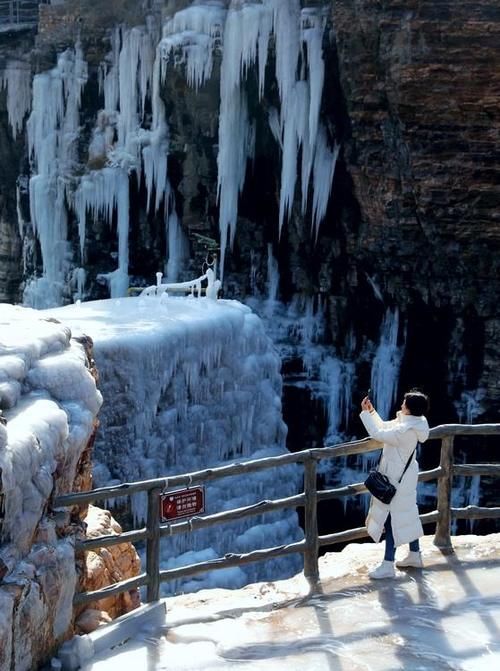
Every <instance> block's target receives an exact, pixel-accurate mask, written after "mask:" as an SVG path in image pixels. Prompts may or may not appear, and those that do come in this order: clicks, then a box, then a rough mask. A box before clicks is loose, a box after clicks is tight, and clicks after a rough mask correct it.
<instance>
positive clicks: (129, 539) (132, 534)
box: [75, 529, 148, 552]
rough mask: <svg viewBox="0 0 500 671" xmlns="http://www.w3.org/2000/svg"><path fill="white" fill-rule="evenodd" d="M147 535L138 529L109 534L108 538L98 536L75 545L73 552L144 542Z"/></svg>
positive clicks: (144, 531)
mask: <svg viewBox="0 0 500 671" xmlns="http://www.w3.org/2000/svg"><path fill="white" fill-rule="evenodd" d="M147 536H148V534H147V531H146V529H138V530H137V531H124V532H122V533H121V534H110V535H109V536H98V537H96V538H86V539H85V540H82V541H77V542H76V543H75V550H76V551H77V552H79V551H84V552H87V551H88V550H95V549H97V548H109V547H112V546H113V545H121V544H122V543H139V542H141V541H145V540H146V538H147Z"/></svg>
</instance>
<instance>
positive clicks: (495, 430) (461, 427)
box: [429, 424, 500, 440]
mask: <svg viewBox="0 0 500 671" xmlns="http://www.w3.org/2000/svg"><path fill="white" fill-rule="evenodd" d="M499 433H500V424H440V425H439V426H434V427H432V429H430V431H429V440H432V439H434V438H445V437H446V436H495V435H498V434H499Z"/></svg>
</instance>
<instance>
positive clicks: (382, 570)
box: [360, 391, 429, 579]
mask: <svg viewBox="0 0 500 671" xmlns="http://www.w3.org/2000/svg"><path fill="white" fill-rule="evenodd" d="M428 406H429V401H428V398H427V396H426V395H425V394H423V393H422V392H419V391H409V392H407V393H406V394H405V395H404V400H403V403H402V404H401V410H399V411H398V412H397V415H396V419H393V420H391V421H388V422H384V421H383V420H382V419H381V418H380V416H379V414H378V413H377V411H376V410H375V408H374V407H373V405H372V402H371V401H370V399H369V397H368V396H366V397H365V398H364V399H363V400H362V402H361V409H362V412H361V414H360V418H361V421H362V422H363V424H364V426H365V428H366V430H367V431H368V433H369V434H370V436H371V437H372V438H374V439H375V440H379V441H380V442H381V443H383V444H384V445H383V449H382V456H381V459H380V463H379V465H378V469H377V470H378V471H380V472H381V473H384V474H385V475H386V476H387V477H388V478H389V480H390V481H391V483H392V484H393V485H394V486H395V487H396V494H395V495H394V498H393V499H392V501H391V502H390V503H389V504H384V503H382V502H381V501H379V500H378V499H376V498H375V497H374V496H372V498H371V501H370V509H369V510H368V515H367V518H366V527H367V529H368V533H369V535H370V536H371V538H373V540H374V541H375V542H376V543H378V542H379V541H380V537H381V536H382V532H383V530H384V527H385V554H384V560H383V562H382V563H381V564H380V566H378V567H377V568H376V569H374V570H373V571H371V572H370V573H369V576H370V578H374V579H377V578H394V577H395V571H394V558H395V554H396V547H397V546H399V545H404V544H405V543H409V544H410V551H409V553H408V555H407V556H406V557H405V558H404V559H402V560H401V561H398V562H397V563H396V566H397V567H398V568H406V567H410V566H411V567H416V568H420V567H422V566H423V564H422V557H421V554H420V544H419V540H418V539H419V538H420V537H421V536H423V535H424V531H423V529H422V524H421V522H420V518H419V514H418V508H417V482H418V463H417V460H416V458H415V453H416V448H417V444H418V442H421V443H423V442H424V441H425V440H427V438H428V437H429V425H428V423H427V419H426V418H425V413H426V412H427V410H428ZM410 457H411V461H410V463H409V466H408V468H407V469H406V472H405V473H404V475H403V478H402V480H401V482H400V483H398V480H399V478H400V477H401V475H402V474H403V471H404V468H405V466H406V464H407V463H408V460H409V459H410Z"/></svg>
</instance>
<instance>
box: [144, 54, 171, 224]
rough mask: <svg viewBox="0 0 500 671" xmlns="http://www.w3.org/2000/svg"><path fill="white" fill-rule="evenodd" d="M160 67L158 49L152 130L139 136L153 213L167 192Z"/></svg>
mask: <svg viewBox="0 0 500 671" xmlns="http://www.w3.org/2000/svg"><path fill="white" fill-rule="evenodd" d="M160 67H161V52H160V49H158V52H157V56H156V59H155V63H154V68H153V92H152V101H151V104H152V110H153V120H152V130H151V131H149V132H148V131H142V132H141V134H140V136H139V137H140V140H141V143H142V144H143V145H145V146H143V149H142V160H143V164H144V178H145V181H146V189H147V192H148V209H149V207H150V204H151V196H152V193H153V189H155V194H156V197H155V212H157V211H158V209H159V207H160V203H161V201H162V199H163V198H165V196H166V195H167V192H168V178H167V161H168V150H169V142H168V127H167V124H166V121H165V106H164V104H163V101H162V100H161V97H160Z"/></svg>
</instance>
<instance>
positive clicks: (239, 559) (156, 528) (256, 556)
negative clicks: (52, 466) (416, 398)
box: [54, 424, 500, 604]
mask: <svg viewBox="0 0 500 671" xmlns="http://www.w3.org/2000/svg"><path fill="white" fill-rule="evenodd" d="M497 435H500V424H477V425H461V424H445V425H442V426H436V427H434V428H433V429H431V431H430V440H436V439H437V440H440V441H441V453H440V464H439V466H438V467H437V468H433V469H432V470H429V471H423V472H421V473H420V474H419V480H420V481H429V480H437V481H438V486H437V507H436V510H434V511H432V512H429V513H425V514H423V515H420V519H421V521H422V523H423V524H429V523H435V524H436V530H435V536H434V543H435V545H436V546H437V547H439V548H441V549H443V551H450V550H451V549H452V544H451V535H450V524H451V520H452V519H484V518H492V519H498V518H500V507H490V508H487V507H477V506H468V507H467V508H452V507H451V489H452V482H453V477H454V476H455V475H457V476H473V475H487V476H490V477H498V476H500V464H498V463H496V464H455V463H454V462H453V442H454V439H455V436H497ZM380 447H381V444H380V443H379V442H377V441H375V440H373V439H371V438H365V439H364V440H358V441H353V442H349V443H343V444H340V445H335V446H331V447H323V448H317V449H310V450H303V451H302V452H295V453H290V454H284V455H281V456H277V457H268V458H265V459H255V460H251V461H244V462H240V463H231V464H228V465H226V466H219V467H217V468H210V469H205V470H202V471H196V472H194V473H185V474H182V475H175V476H171V477H165V478H156V479H154V480H147V481H143V482H132V483H124V484H121V485H117V486H113V487H104V488H101V489H95V490H93V491H90V492H81V493H78V494H67V495H64V496H60V497H58V498H57V499H56V501H55V502H54V506H55V507H67V506H75V505H81V504H88V503H92V502H94V501H102V500H109V499H115V498H116V497H119V496H131V495H133V494H136V493H138V492H147V494H148V509H147V520H146V527H145V528H143V529H136V530H132V531H127V532H124V533H122V534H119V535H112V536H102V537H100V538H92V539H89V540H84V541H80V542H77V544H76V549H77V550H78V551H86V550H92V549H95V548H99V547H109V546H111V545H117V544H120V543H124V542H131V543H135V542H138V541H144V542H145V543H146V571H145V572H144V573H142V574H141V575H139V576H137V577H135V578H131V579H128V580H124V581H122V582H119V583H116V584H114V585H110V586H108V587H105V588H102V589H100V590H96V591H94V592H87V593H80V594H77V595H76V596H75V603H76V604H81V603H87V602H91V601H96V600H98V599H102V598H103V597H107V596H111V595H113V594H118V593H121V592H125V591H128V590H131V589H135V588H137V587H140V586H143V585H146V586H147V596H146V601H148V602H151V601H156V600H157V599H158V598H159V595H160V583H161V582H165V581H170V580H175V579H178V578H184V577H186V576H191V575H195V574H199V573H204V572H206V571H213V570H216V569H223V568H228V567H232V566H240V565H242V564H247V563H250V562H255V561H261V560H267V559H272V558H275V557H278V556H283V555H288V554H292V553H302V554H303V555H304V575H305V576H306V578H307V579H308V580H309V581H310V582H312V583H314V582H316V581H317V580H318V578H319V571H318V554H319V548H320V547H322V546H326V545H334V544H336V543H345V542H350V541H354V540H358V539H360V538H365V537H367V536H368V534H367V530H366V527H360V528H357V529H348V530H347V531H341V532H337V533H332V534H327V535H323V536H320V535H319V534H318V520H317V507H318V503H319V502H320V501H326V500H329V499H336V498H342V497H345V496H353V495H355V496H357V495H360V494H365V493H366V488H365V486H364V484H363V483H362V482H358V483H354V484H349V485H345V486H343V487H338V488H335V489H329V490H323V491H318V490H317V484H316V473H317V464H318V461H320V460H323V459H335V458H337V457H345V456H348V455H355V454H362V453H365V452H370V451H372V450H375V449H379V448H380ZM293 463H298V464H303V466H304V491H303V492H302V493H301V494H297V495H295V496H289V497H287V498H284V499H278V500H264V501H260V502H258V503H256V504H254V505H250V506H245V507H242V508H237V509H233V510H228V511H224V512H219V513H214V514H211V515H205V516H195V517H191V518H190V519H188V520H184V521H179V522H174V523H167V524H162V523H161V518H160V495H161V494H163V493H165V492H171V491H174V490H175V489H177V488H179V487H190V486H193V485H199V484H203V483H205V482H210V481H213V480H217V479H220V478H226V477H229V476H235V475H242V474H245V473H255V472H257V471H264V470H268V469H271V468H276V467H279V466H284V465H286V464H293ZM298 507H303V508H304V509H305V510H304V534H305V538H304V539H303V540H301V541H298V542H295V543H290V544H288V545H281V546H278V547H270V548H265V549H259V550H254V551H253V552H249V553H248V554H226V555H225V556H224V557H220V558H217V559H213V560H210V561H205V562H200V563H197V564H191V565H189V566H182V567H180V568H175V569H168V570H161V568H160V540H161V537H162V536H167V535H169V536H170V535H174V534H179V533H185V532H191V531H194V530H197V529H204V528H207V527H209V526H214V525H217V524H222V523H224V522H229V521H232V520H236V519H242V518H244V517H249V516H252V515H260V514H262V513H266V512H270V511H275V510H280V509H283V508H298Z"/></svg>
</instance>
